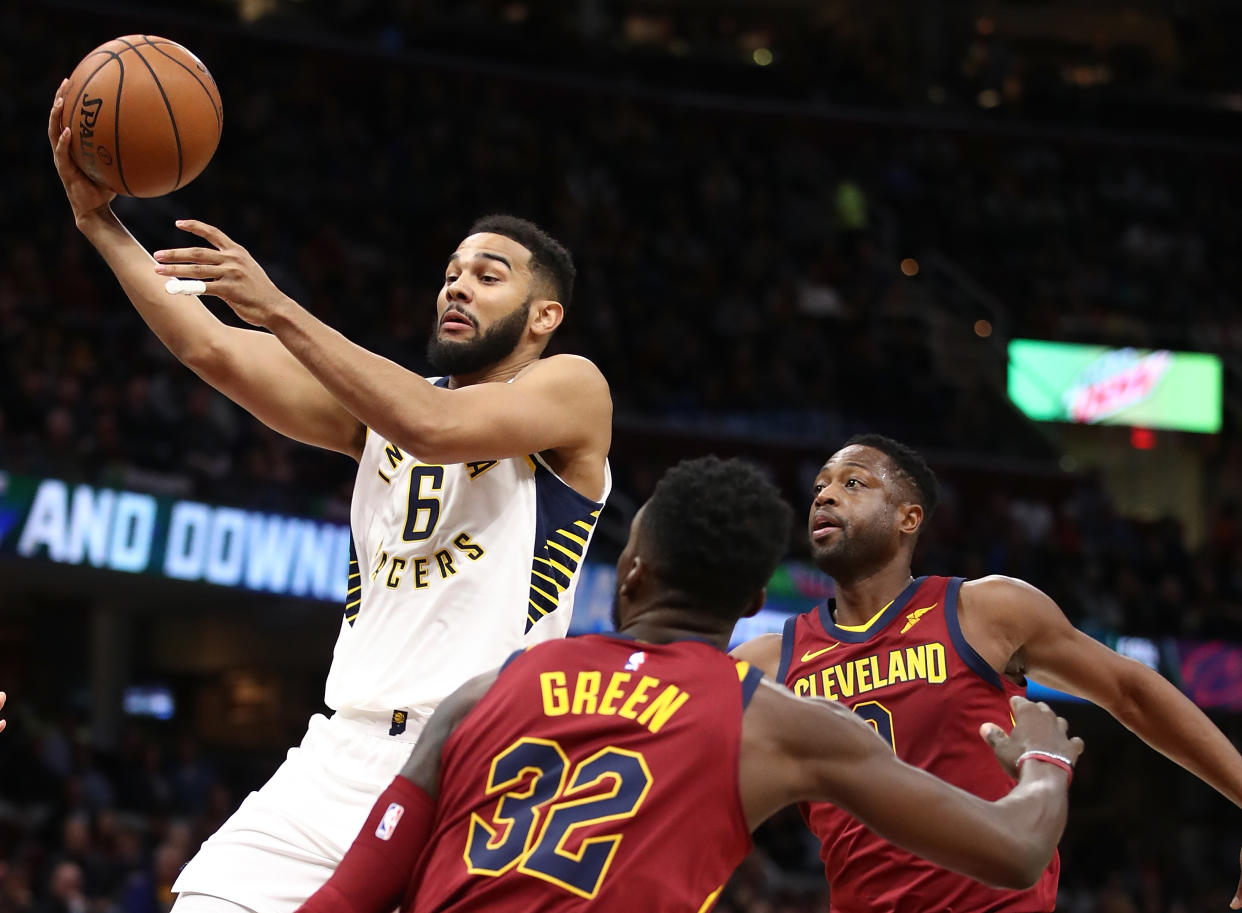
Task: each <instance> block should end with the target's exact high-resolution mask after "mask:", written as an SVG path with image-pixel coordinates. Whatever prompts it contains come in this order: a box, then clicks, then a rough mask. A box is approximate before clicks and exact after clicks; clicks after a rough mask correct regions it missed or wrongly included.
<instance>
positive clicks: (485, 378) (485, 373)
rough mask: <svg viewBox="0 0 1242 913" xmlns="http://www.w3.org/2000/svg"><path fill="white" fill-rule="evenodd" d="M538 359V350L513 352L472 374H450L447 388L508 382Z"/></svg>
mask: <svg viewBox="0 0 1242 913" xmlns="http://www.w3.org/2000/svg"><path fill="white" fill-rule="evenodd" d="M538 360H539V353H538V352H535V353H529V352H524V353H522V354H520V355H519V354H518V353H516V352H515V353H514V354H513V355H511V356H510V357H509V358H506V359H505V360H504V361H499V362H497V363H496V364H494V365H488V366H487V367H486V368H484V369H483V370H481V371H475V372H474V373H473V374H453V375H450V376H449V389H450V390H456V389H457V388H458V387H469V386H471V385H472V384H503V383H508V382H509V381H510V380H512V379H513V378H515V377H517V376H518V374H520V373H522V371H524V370H525V369H526V368H528V367H530V366H531V365H533V364H534V363H535V362H537V361H538Z"/></svg>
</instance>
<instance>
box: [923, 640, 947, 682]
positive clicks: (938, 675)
mask: <svg viewBox="0 0 1242 913" xmlns="http://www.w3.org/2000/svg"><path fill="white" fill-rule="evenodd" d="M946 678H948V666H947V665H946V663H945V661H944V644H928V645H927V680H928V681H929V682H931V683H932V684H936V685H938V684H940V683H941V682H943V681H944V680H945V679H946Z"/></svg>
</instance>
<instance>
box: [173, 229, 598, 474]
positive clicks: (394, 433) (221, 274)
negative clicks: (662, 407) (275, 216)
mask: <svg viewBox="0 0 1242 913" xmlns="http://www.w3.org/2000/svg"><path fill="white" fill-rule="evenodd" d="M177 224H178V225H179V226H180V227H182V228H184V229H185V230H187V231H190V232H193V233H194V234H196V235H199V236H200V237H202V238H203V239H205V240H206V241H208V242H209V243H210V244H211V245H212V247H211V248H206V247H195V248H178V249H175V250H167V251H157V252H156V254H155V257H156V259H157V260H158V261H160V263H161V264H163V265H162V266H161V267H160V269H161V270H164V271H165V274H166V275H173V276H175V275H184V276H189V277H193V278H198V279H202V280H204V281H207V282H208V283H209V287H210V289H211V294H213V295H216V296H217V297H219V298H221V299H222V300H224V301H225V302H226V303H227V304H228V305H229V306H230V307H231V308H233V310H234V311H236V312H237V314H238V315H239V316H240V317H242V319H243V320H246V321H247V322H249V323H251V324H254V325H256V326H263V327H266V328H268V329H269V330H271V331H272V333H273V334H274V335H275V336H276V337H277V338H278V339H279V340H280V342H281V343H282V344H283V345H284V347H285V348H286V349H287V350H288V351H289V352H290V353H291V354H292V355H293V356H294V357H295V358H296V359H297V360H298V361H299V362H300V363H301V364H302V365H303V366H305V368H306V370H307V371H309V372H310V373H311V374H312V375H314V377H315V378H316V379H317V380H318V381H319V382H320V383H321V384H322V385H323V387H324V388H325V389H327V390H329V391H331V393H332V395H333V396H335V397H336V399H337V400H339V401H340V402H341V403H342V404H343V405H344V407H345V408H346V409H348V410H349V411H350V413H352V414H353V415H356V416H357V417H358V418H359V419H360V420H361V421H363V422H364V423H365V424H366V426H367V427H368V428H373V429H375V431H376V432H378V433H379V434H380V435H381V436H383V437H384V438H385V439H387V440H389V441H392V442H393V443H394V444H396V445H397V446H398V447H400V448H401V449H402V450H405V451H407V452H410V453H414V454H416V455H417V456H418V457H419V459H421V460H425V461H428V462H435V463H459V462H462V461H464V460H475V459H502V458H505V457H515V456H523V455H525V454H529V453H540V452H543V451H547V450H555V451H562V452H568V453H583V454H591V455H593V456H595V457H597V459H594V460H592V461H591V462H592V463H593V465H594V466H595V469H594V475H595V476H596V478H595V479H594V480H593V481H594V482H595V484H594V485H586V486H585V487H587V488H593V489H595V490H593V491H589V492H584V493H586V494H588V496H590V497H597V496H598V494H599V488H601V487H602V483H603V473H602V464H603V457H604V456H606V455H607V453H608V446H609V443H610V441H611V434H612V399H611V396H610V394H609V391H608V385H607V383H606V382H605V381H604V377H603V375H602V374H601V373H600V372H599V369H598V368H596V367H595V365H594V364H592V363H591V362H590V361H588V360H586V359H585V358H579V357H577V356H573V355H556V356H553V357H551V358H546V359H540V360H537V361H535V362H533V363H532V364H531V365H530V366H528V367H526V368H525V369H523V370H522V371H521V372H520V373H519V374H518V375H517V376H516V378H515V379H514V380H513V381H512V382H511V383H480V384H471V385H468V386H465V387H462V388H459V389H454V390H449V389H443V388H440V387H435V386H433V385H431V384H428V383H427V382H426V380H425V379H424V378H422V377H420V376H419V375H417V374H415V373H414V372H412V371H409V370H407V369H406V368H403V367H401V366H400V365H398V364H396V363H394V362H392V361H390V360H389V359H387V358H384V357H382V356H380V355H376V354H375V353H373V352H369V351H367V350H366V349H364V348H362V347H361V346H359V345H357V344H355V343H353V342H351V341H350V340H348V339H347V338H345V336H343V335H342V334H341V333H339V332H337V331H336V330H334V329H332V328H331V327H329V326H327V325H326V324H324V323H323V322H322V321H320V320H318V319H317V318H315V317H314V316H313V315H312V314H310V313H309V312H308V311H307V310H306V309H305V308H303V307H301V306H300V305H299V304H298V303H297V302H296V301H293V300H292V299H291V298H289V297H288V296H287V295H284V294H283V293H282V292H280V290H279V289H277V288H276V287H275V286H274V285H272V283H271V280H269V279H268V278H267V276H266V275H264V274H263V271H262V269H260V268H259V266H258V264H257V263H255V262H254V259H253V258H252V257H251V256H250V254H248V253H247V252H246V250H245V249H244V248H243V247H241V245H239V244H237V242H235V241H233V240H232V239H231V238H229V237H228V236H227V235H226V234H225V233H224V232H222V231H220V229H218V228H216V227H214V226H212V225H207V224H205V223H203V222H196V221H193V220H185V221H182V222H178V223H177ZM575 475H576V474H575V473H574V472H573V469H572V467H571V471H570V476H575ZM563 477H564V475H563ZM566 481H568V482H570V483H571V484H575V482H577V483H578V484H575V487H578V488H579V489H580V490H581V489H582V488H583V487H584V486H583V485H582V483H581V480H580V479H577V478H573V479H571V478H566Z"/></svg>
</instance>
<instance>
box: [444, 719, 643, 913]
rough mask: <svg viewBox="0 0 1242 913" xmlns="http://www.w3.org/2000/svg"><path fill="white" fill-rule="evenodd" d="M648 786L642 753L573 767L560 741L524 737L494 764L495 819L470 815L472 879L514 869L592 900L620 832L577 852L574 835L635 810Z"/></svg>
mask: <svg viewBox="0 0 1242 913" xmlns="http://www.w3.org/2000/svg"><path fill="white" fill-rule="evenodd" d="M650 789H651V771H650V769H649V768H648V767H647V762H646V760H644V758H643V756H642V755H641V754H639V753H638V752H635V751H629V750H626V749H622V748H612V747H609V748H604V749H602V750H600V751H597V752H596V753H595V754H593V755H591V757H589V758H587V759H586V760H585V761H582V762H581V763H579V764H576V765H572V768H571V764H570V761H569V758H568V756H566V754H565V751H564V750H563V749H562V748H561V746H560V745H559V744H557V743H556V742H554V741H551V740H549V739H539V738H522V739H519V740H518V741H516V742H514V743H513V744H512V745H510V746H509V747H508V748H506V749H505V750H504V751H502V752H501V753H500V754H498V755H497V756H496V757H495V758H493V759H492V767H491V771H490V773H489V775H488V781H487V795H488V796H497V801H496V804H495V806H494V807H493V808H492V813H491V816H490V817H491V820H490V821H488V820H485V819H484V818H483V816H481V815H479V814H478V813H477V812H476V813H474V814H472V815H471V816H470V833H469V836H468V837H467V839H466V850H465V853H464V857H465V860H466V867H467V869H468V870H469V871H470V873H471V874H472V875H489V876H493V877H494V876H498V875H503V874H504V873H506V872H508V871H509V870H510V869H512V868H513V867H514V866H516V867H517V870H518V871H519V872H522V873H523V874H526V875H530V876H532V877H534V878H541V879H543V880H544V881H548V882H551V883H552V884H554V885H557V886H558V887H561V888H564V889H565V890H566V891H570V892H571V893H574V894H577V895H578V896H579V897H584V898H586V899H587V900H590V899H592V898H594V897H595V895H596V894H597V893H599V889H600V885H602V884H603V882H604V877H605V876H606V875H607V874H608V868H609V866H610V865H611V864H612V859H613V856H614V855H616V852H617V848H618V847H619V846H620V845H621V840H622V835H621V834H619V833H603V834H601V833H595V834H594V835H593V836H590V837H586V838H584V839H583V840H582V841H581V844H580V845H579V847H578V849H577V850H576V851H573V850H570V849H569V848H568V846H567V844H569V842H570V840H571V839H572V837H573V836H574V832H575V831H577V830H580V829H581V828H583V827H586V826H588V825H594V824H601V823H603V822H608V821H624V820H625V819H627V818H632V817H634V815H635V814H636V813H637V812H638V810H639V808H640V807H641V806H642V804H643V800H644V799H646V798H647V793H648V792H649V791H650Z"/></svg>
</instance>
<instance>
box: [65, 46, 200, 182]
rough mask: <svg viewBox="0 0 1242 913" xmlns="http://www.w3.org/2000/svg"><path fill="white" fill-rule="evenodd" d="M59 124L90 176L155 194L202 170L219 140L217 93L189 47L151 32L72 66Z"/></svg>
mask: <svg viewBox="0 0 1242 913" xmlns="http://www.w3.org/2000/svg"><path fill="white" fill-rule="evenodd" d="M61 121H62V123H63V124H64V126H66V127H69V128H70V129H71V130H72V131H73V133H72V138H71V140H70V154H71V155H72V156H73V159H74V161H75V162H77V163H78V166H79V167H81V169H82V170H83V171H85V172H86V173H87V174H88V175H89V176H90V177H91V179H92V180H94V181H96V182H98V183H100V184H103V185H104V186H106V187H109V188H110V189H112V190H115V191H116V192H117V193H119V194H124V195H125V196H131V197H158V196H163V195H164V194H166V193H171V192H172V191H174V190H177V189H178V188H180V187H184V186H185V185H186V184H188V183H189V182H190V181H192V180H194V178H196V177H198V175H199V174H201V173H202V170H203V169H204V168H206V167H207V163H208V162H209V161H211V157H212V155H213V154H214V153H215V151H216V146H218V145H219V143H220V131H221V129H222V128H223V125H224V120H223V110H222V107H221V103H220V92H219V90H218V89H217V88H216V83H215V80H214V79H212V78H211V74H210V73H209V72H208V71H207V67H206V66H204V65H203V62H202V61H201V60H199V59H198V58H197V57H196V56H194V54H192V53H191V52H190V51H188V50H186V48H184V47H182V46H181V45H179V44H177V43H176V42H175V41H169V40H168V39H167V38H159V37H157V36H155V35H126V36H124V37H122V38H117V39H115V40H113V41H109V42H108V43H107V44H102V45H100V46H99V47H97V48H95V50H93V51H91V52H90V53H89V54H87V55H86V56H85V57H84V58H82V62H81V63H79V64H78V65H77V67H76V68H74V71H73V74H72V75H71V76H70V77H69V85H68V87H67V88H66V89H65V105H64V108H63V110H62V112H61Z"/></svg>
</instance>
